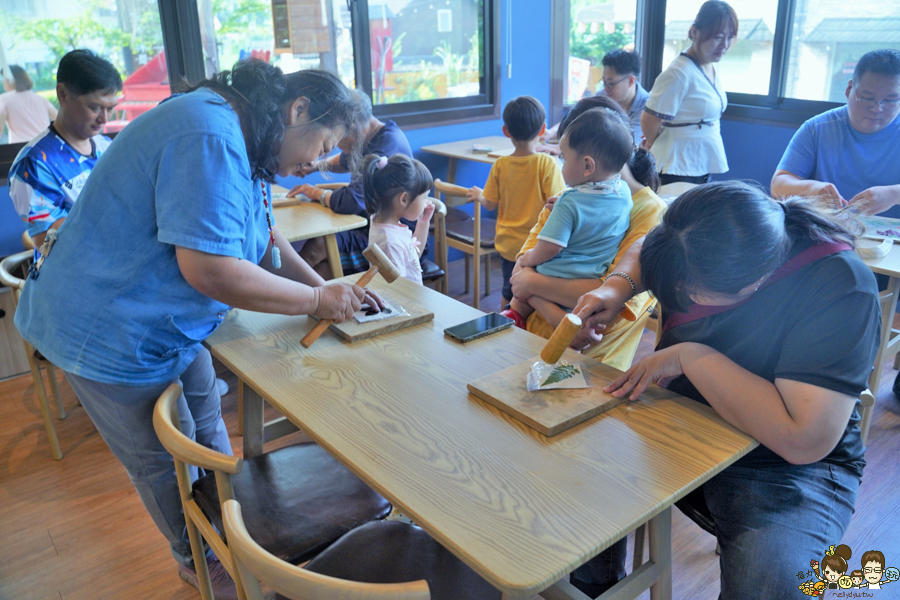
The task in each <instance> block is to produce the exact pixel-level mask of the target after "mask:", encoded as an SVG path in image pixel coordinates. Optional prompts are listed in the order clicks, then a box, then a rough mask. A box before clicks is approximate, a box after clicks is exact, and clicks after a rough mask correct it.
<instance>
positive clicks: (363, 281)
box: [300, 267, 378, 348]
mask: <svg viewBox="0 0 900 600" xmlns="http://www.w3.org/2000/svg"><path fill="white" fill-rule="evenodd" d="M376 273H378V267H371V268H370V269H369V270H368V271H366V272H365V274H363V276H362V277H360V278H359V281H357V282H356V285H358V286H359V287H365V286H366V285H368V284H369V282H370V281H372V278H373V277H375V274H376ZM332 323H334V319H322V320H321V321H319V322H318V323H316V325H315V327H313V328H312V329H311V330H310V331H309V333H307V334H306V336H305V337H304V338H303V339H302V340H300V345H301V346H303V347H304V348H309V347H310V346H312V345H313V344H314V343H315V342H316V340H317V339H319V337H320V336H321V335H322V334H323V333H325V330H326V329H328V328H329V327H331V324H332Z"/></svg>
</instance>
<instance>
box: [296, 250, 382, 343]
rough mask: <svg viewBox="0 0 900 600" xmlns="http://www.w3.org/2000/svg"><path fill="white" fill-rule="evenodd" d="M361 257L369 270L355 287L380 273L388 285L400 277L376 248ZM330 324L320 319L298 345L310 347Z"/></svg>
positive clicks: (360, 285) (330, 321)
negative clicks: (366, 261)
mask: <svg viewBox="0 0 900 600" xmlns="http://www.w3.org/2000/svg"><path fill="white" fill-rule="evenodd" d="M363 256H365V257H366V260H368V261H369V270H368V271H366V272H365V273H364V274H363V276H362V277H360V278H359V281H357V282H356V285H358V286H359V287H366V286H367V285H368V284H369V282H370V281H372V278H373V277H375V274H376V273H381V276H382V277H384V280H385V281H387V282H388V283H393V282H394V281H395V280H396V279H397V278H398V277H400V271H398V270H397V267H395V266H394V263H392V262H391V259H389V258H388V257H387V255H386V254H385V253H384V252H382V250H381V248H379V247H378V246H375V245H374V244H373V245H371V246H369V247H368V248H366V249H365V250H363ZM332 323H334V319H322V320H321V321H319V322H318V323H316V326H315V327H313V328H312V330H311V331H310V332H309V333H307V334H306V337H304V338H303V339H302V340H300V345H301V346H303V347H304V348H309V347H310V346H312V345H313V343H315V341H316V340H317V339H319V336H320V335H322V334H323V333H325V330H326V329H328V328H329V327H330V326H331V324H332Z"/></svg>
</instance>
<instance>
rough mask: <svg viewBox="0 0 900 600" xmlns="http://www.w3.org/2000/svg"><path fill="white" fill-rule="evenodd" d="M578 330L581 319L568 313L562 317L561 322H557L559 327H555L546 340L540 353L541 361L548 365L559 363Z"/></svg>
mask: <svg viewBox="0 0 900 600" xmlns="http://www.w3.org/2000/svg"><path fill="white" fill-rule="evenodd" d="M579 329H581V319H579V318H578V316H577V315H573V314H571V313H569V314H567V315H566V316H565V317H563V319H562V321H560V322H559V325H557V327H556V329H555V330H554V331H553V335H551V336H550V339H549V340H547V344H546V345H545V346H544V349H543V351H541V360H542V361H544V362H545V363H547V364H548V365H552V364H556V363H557V362H559V359H560V358H562V355H563V352H565V351H566V348H568V347H569V344H571V343H572V340H573V339H574V338H575V334H576V333H578V330H579Z"/></svg>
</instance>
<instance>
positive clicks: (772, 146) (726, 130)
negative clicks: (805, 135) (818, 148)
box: [716, 119, 797, 189]
mask: <svg viewBox="0 0 900 600" xmlns="http://www.w3.org/2000/svg"><path fill="white" fill-rule="evenodd" d="M795 131H797V127H796V126H795V125H786V126H782V125H772V124H768V123H758V122H750V121H744V120H740V121H737V120H731V119H723V120H722V140H723V141H724V142H725V155H726V156H727V157H728V166H729V167H731V170H730V171H728V172H727V173H724V174H722V175H720V176H717V177H716V179H748V180H753V181H758V182H759V183H761V184H763V185H764V186H765V187H766V189H768V188H769V183H770V182H771V181H772V175H774V174H775V169H776V168H777V167H778V162H779V161H780V160H781V157H782V155H783V154H784V150H785V148H787V146H788V143H790V141H791V137H793V135H794V132H795Z"/></svg>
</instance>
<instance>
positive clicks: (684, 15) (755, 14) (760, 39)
mask: <svg viewBox="0 0 900 600" xmlns="http://www.w3.org/2000/svg"><path fill="white" fill-rule="evenodd" d="M728 3H729V4H730V5H731V6H732V7H733V8H734V10H735V12H736V13H737V16H738V19H739V20H740V23H739V26H738V39H737V41H736V42H735V44H734V46H733V47H732V48H731V50H729V51H728V53H727V54H726V55H725V56H724V57H723V58H722V60H721V62H720V63H719V65H718V66H717V67H716V71H717V72H718V75H719V79H720V81H721V82H722V86H723V87H724V88H725V91H728V92H739V93H744V94H759V95H763V96H765V95H767V94H768V93H769V77H770V75H771V72H772V42H773V40H774V38H775V20H776V17H777V15H778V0H729V2H728ZM701 4H703V2H702V0H668V2H666V45H665V50H664V51H663V68H665V67H668V66H669V64H670V63H671V62H672V61H673V60H675V57H676V56H678V54H679V53H681V52H684V51H685V50H687V49H688V48H690V46H691V41H690V40H689V39H688V30H689V29H690V27H691V24H692V23H693V22H694V18H695V17H696V16H697V11H698V10H700V5H701Z"/></svg>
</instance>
